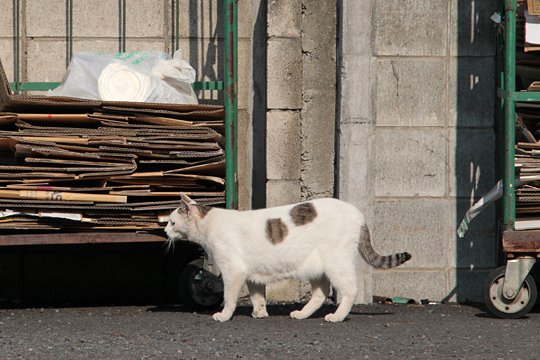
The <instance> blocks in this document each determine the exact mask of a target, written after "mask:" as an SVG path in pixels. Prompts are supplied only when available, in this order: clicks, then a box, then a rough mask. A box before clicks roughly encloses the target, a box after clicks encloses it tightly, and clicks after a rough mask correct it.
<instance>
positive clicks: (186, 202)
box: [180, 192, 196, 205]
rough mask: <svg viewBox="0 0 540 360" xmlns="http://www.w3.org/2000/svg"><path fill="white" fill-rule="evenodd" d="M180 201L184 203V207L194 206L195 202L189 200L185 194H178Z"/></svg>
mask: <svg viewBox="0 0 540 360" xmlns="http://www.w3.org/2000/svg"><path fill="white" fill-rule="evenodd" d="M180 199H181V200H182V201H183V202H184V204H186V205H190V204H196V202H195V201H194V200H193V199H192V198H190V197H189V196H187V195H186V194H184V193H183V192H181V193H180Z"/></svg>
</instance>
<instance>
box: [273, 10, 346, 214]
mask: <svg viewBox="0 0 540 360" xmlns="http://www.w3.org/2000/svg"><path fill="white" fill-rule="evenodd" d="M267 36H268V40H267V64H268V65H267V74H268V75H267V99H268V100H267V111H268V112H267V125H266V132H267V141H266V171H267V172H266V173H267V187H266V206H275V205H283V204H289V203H294V202H298V201H300V200H306V199H312V198H317V197H327V196H332V195H333V192H334V156H335V155H334V147H335V146H334V131H335V101H336V77H335V74H336V72H335V67H336V47H335V44H336V41H335V38H336V4H335V3H334V2H327V1H322V0H311V1H300V0H293V1H277V0H273V1H269V2H268V4H267Z"/></svg>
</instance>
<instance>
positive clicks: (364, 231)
mask: <svg viewBox="0 0 540 360" xmlns="http://www.w3.org/2000/svg"><path fill="white" fill-rule="evenodd" d="M358 249H359V251H360V254H361V255H362V256H363V257H364V259H366V261H367V262H368V263H369V264H370V265H371V266H373V267H374V268H377V269H389V268H393V267H396V266H399V265H401V264H403V263H404V262H406V261H408V260H410V258H411V254H409V253H408V252H403V253H399V254H394V255H388V256H382V255H379V254H377V253H376V252H375V250H374V249H373V246H371V237H370V235H369V229H368V227H367V225H366V224H364V225H362V228H361V230H360V244H359V245H358Z"/></svg>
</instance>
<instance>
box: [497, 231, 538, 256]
mask: <svg viewBox="0 0 540 360" xmlns="http://www.w3.org/2000/svg"><path fill="white" fill-rule="evenodd" d="M502 244H503V251H504V252H505V253H511V252H540V230H521V231H504V232H503V237H502Z"/></svg>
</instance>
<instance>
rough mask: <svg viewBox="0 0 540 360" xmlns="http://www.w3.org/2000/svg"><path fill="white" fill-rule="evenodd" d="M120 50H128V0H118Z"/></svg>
mask: <svg viewBox="0 0 540 360" xmlns="http://www.w3.org/2000/svg"><path fill="white" fill-rule="evenodd" d="M118 15H119V16H118V51H119V52H126V0H118Z"/></svg>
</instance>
